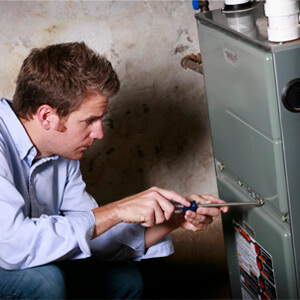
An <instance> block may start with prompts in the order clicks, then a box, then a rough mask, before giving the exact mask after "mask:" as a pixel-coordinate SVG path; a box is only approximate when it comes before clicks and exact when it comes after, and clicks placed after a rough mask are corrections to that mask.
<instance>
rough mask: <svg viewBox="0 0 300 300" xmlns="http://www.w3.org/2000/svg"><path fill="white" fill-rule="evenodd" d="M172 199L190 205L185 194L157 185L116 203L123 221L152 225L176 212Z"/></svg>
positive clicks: (168, 218) (159, 222) (163, 220)
mask: <svg viewBox="0 0 300 300" xmlns="http://www.w3.org/2000/svg"><path fill="white" fill-rule="evenodd" d="M170 200H173V201H175V202H178V203H181V204H183V205H190V204H189V201H187V199H185V198H184V197H183V196H181V195H179V194H177V193H175V192H173V191H168V190H164V189H160V188H157V187H152V188H150V189H148V190H146V191H144V192H142V193H139V194H136V195H134V196H130V197H127V198H125V199H123V200H120V201H118V202H116V204H117V205H118V207H119V209H120V212H119V213H120V216H121V219H122V222H126V223H140V224H141V225H142V226H145V227H152V226H154V225H157V224H161V223H163V222H165V221H168V220H170V218H171V217H172V215H173V212H174V205H172V204H171V203H170Z"/></svg>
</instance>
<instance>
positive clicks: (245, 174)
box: [198, 23, 288, 214]
mask: <svg viewBox="0 0 300 300" xmlns="http://www.w3.org/2000/svg"><path fill="white" fill-rule="evenodd" d="M198 30H199V40H200V47H201V53H202V57H203V69H204V79H205V87H206V95H207V99H208V109H209V118H210V126H211V134H212V143H213V150H214V155H215V157H216V158H217V159H218V160H219V161H220V162H221V163H223V164H224V165H225V167H227V168H229V169H230V170H232V171H233V172H234V173H235V174H236V175H237V176H239V178H240V180H241V181H244V182H246V183H247V184H248V185H249V186H250V187H251V188H252V189H253V190H254V191H255V192H256V193H257V194H258V195H259V196H260V197H261V198H264V199H267V200H269V201H270V202H271V203H272V204H273V206H274V207H275V208H276V209H278V210H279V211H280V212H281V213H282V214H286V213H287V212H288V205H287V197H286V183H285V176H284V163H283V154H282V142H281V133H280V126H279V118H278V107H277V95H276V84H275V76H274V67H273V59H272V55H271V53H269V52H267V51H265V50H262V49H259V48H257V47H254V46H252V45H250V44H247V43H244V42H242V41H239V40H237V39H234V38H233V37H231V36H230V35H226V34H224V32H222V31H218V30H215V29H214V28H211V27H208V26H205V25H203V24H200V23H198Z"/></svg>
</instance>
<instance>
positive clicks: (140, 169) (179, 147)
mask: <svg viewBox="0 0 300 300" xmlns="http://www.w3.org/2000/svg"><path fill="white" fill-rule="evenodd" d="M221 5H222V3H221V2H220V1H215V2H211V8H212V9H213V8H219V7H220V6H221ZM0 8H1V9H0V34H1V38H2V40H1V44H0V51H1V60H0V66H1V74H0V89H1V94H2V96H5V97H7V98H11V97H12V95H13V91H14V86H15V80H16V76H17V72H18V70H19V68H20V65H21V62H22V60H23V59H24V58H25V57H26V55H27V54H28V53H29V51H30V49H31V48H34V47H43V46H45V45H47V44H53V43H61V42H70V41H81V40H83V41H85V42H86V43H87V44H88V45H89V46H90V47H92V48H93V49H94V50H96V51H97V52H100V53H102V54H104V55H105V56H106V57H107V58H108V59H109V60H110V61H111V62H112V64H113V66H114V68H115V70H116V71H117V73H118V74H119V77H120V80H121V91H120V93H119V95H118V96H117V97H116V98H114V99H112V100H111V103H110V108H109V112H108V114H107V116H106V117H105V119H104V132H105V137H104V138H103V140H101V141H98V142H96V143H95V145H94V146H93V148H91V149H90V150H89V151H88V152H87V153H86V154H85V156H84V158H83V159H82V160H81V166H82V173H83V177H84V179H85V180H86V183H87V190H88V191H89V192H90V193H91V194H92V195H93V196H94V197H95V198H96V199H97V201H98V202H99V203H100V204H105V203H108V202H111V201H115V200H118V199H120V198H122V197H124V196H127V195H129V194H133V193H136V192H140V191H142V190H144V189H147V188H149V187H151V186H154V185H155V186H160V187H162V188H167V189H171V190H175V191H177V192H178V193H181V194H183V195H189V194H192V193H196V194H206V193H208V194H213V195H217V188H216V182H215V174H214V166H213V158H212V149H211V140H210V134H209V122H208V115H207V106H206V99H205V90H204V84H203V78H202V76H201V75H200V74H198V73H195V72H193V71H191V70H184V69H183V68H182V67H181V65H180V60H181V58H182V57H183V56H185V55H187V54H190V53H197V52H198V51H199V44H198V37H197V29H196V22H195V19H194V11H193V9H192V5H191V1H8V2H4V1H2V2H0ZM172 236H173V240H174V244H175V248H176V253H175V254H174V255H173V256H171V257H169V258H166V259H162V260H157V261H156V262H153V263H152V268H151V266H149V263H148V264H147V262H146V263H144V265H143V266H142V267H143V268H144V270H145V271H144V272H145V277H146V279H148V277H149V274H150V273H151V272H152V273H153V272H154V268H155V270H156V271H158V276H159V274H161V276H168V277H170V280H169V281H167V282H165V283H160V285H163V286H168V284H170V286H171V284H174V283H175V284H176V283H177V282H178V284H180V282H181V281H183V280H190V281H191V282H195V283H197V284H199V287H201V290H202V293H201V294H198V291H197V288H195V287H194V288H192V289H191V290H190V291H184V290H180V291H177V296H179V297H180V298H188V296H189V297H190V298H191V297H196V298H199V299H200V298H202V299H203V298H223V299H224V298H226V297H228V295H229V292H228V281H227V277H226V276H227V273H226V272H227V270H226V260H225V251H224V245H223V236H222V226H221V220H220V218H216V219H215V221H214V223H213V224H212V225H211V226H210V227H209V228H208V229H207V230H206V231H204V232H198V233H187V232H185V231H183V230H178V231H176V232H174V233H173V234H172ZM183 274H185V275H183ZM172 276H173V277H172ZM224 276H225V279H224ZM158 278H159V277H158ZM222 279H223V282H222ZM212 280H218V281H220V283H219V285H218V286H219V287H220V288H219V290H218V288H217V289H216V288H213V289H212V288H211V285H210V284H211V282H212ZM201 282H202V284H201ZM160 285H159V284H157V285H155V287H154V286H152V288H151V290H152V292H151V291H149V289H148V290H147V291H148V292H149V295H150V296H152V295H153V294H155V291H156V290H155V288H156V287H157V286H160ZM150 296H149V297H150ZM168 296H169V297H171V296H172V293H171V292H170V291H169V292H168V293H164V292H163V293H162V294H160V297H161V298H163V297H168Z"/></svg>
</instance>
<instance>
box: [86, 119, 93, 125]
mask: <svg viewBox="0 0 300 300" xmlns="http://www.w3.org/2000/svg"><path fill="white" fill-rule="evenodd" d="M94 121H95V119H90V120H86V121H85V122H86V124H88V125H91V124H92V123H93V122H94Z"/></svg>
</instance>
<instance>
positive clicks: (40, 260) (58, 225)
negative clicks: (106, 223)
mask: <svg viewBox="0 0 300 300" xmlns="http://www.w3.org/2000/svg"><path fill="white" fill-rule="evenodd" d="M36 154H37V151H36V148H35V147H34V145H33V144H32V142H31V140H30V138H29V136H28V135H27V133H26V131H25V129H24V127H23V125H22V123H21V122H20V121H19V119H18V118H17V116H16V115H15V113H14V112H13V110H12V109H11V107H10V102H9V101H8V100H6V99H4V98H2V99H1V100H0V267H2V268H4V269H8V270H16V269H23V268H29V267H34V266H38V265H44V264H47V263H49V262H52V261H56V260H60V259H66V258H68V259H77V258H85V257H88V256H90V255H91V254H92V253H93V255H94V256H96V257H98V258H99V259H102V260H124V259H133V260H141V259H144V258H152V257H159V256H167V255H169V254H171V253H173V252H174V249H173V245H172V242H171V239H170V236H169V235H168V236H166V237H165V238H163V239H162V240H161V241H159V242H158V243H157V244H155V245H153V246H152V247H150V248H149V249H147V251H146V253H145V241H144V228H143V227H142V226H141V225H140V224H127V223H120V224H118V225H116V226H114V227H112V228H111V229H110V230H108V231H106V232H105V233H104V234H102V235H100V236H99V237H97V238H96V239H93V240H92V241H91V236H92V234H93V231H94V226H95V218H94V214H93V213H92V211H91V210H92V209H94V208H96V207H97V206H98V205H97V203H96V201H95V200H94V199H93V197H91V196H90V195H89V194H88V193H87V192H86V190H85V183H84V181H83V180H82V176H81V172H80V168H79V161H74V160H69V159H66V158H63V157H60V156H57V155H56V156H50V157H45V158H42V159H40V160H38V161H36V162H34V158H35V156H36Z"/></svg>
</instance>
